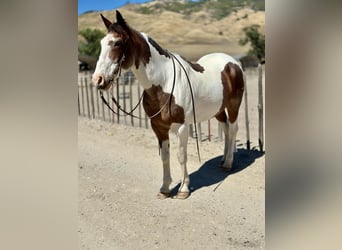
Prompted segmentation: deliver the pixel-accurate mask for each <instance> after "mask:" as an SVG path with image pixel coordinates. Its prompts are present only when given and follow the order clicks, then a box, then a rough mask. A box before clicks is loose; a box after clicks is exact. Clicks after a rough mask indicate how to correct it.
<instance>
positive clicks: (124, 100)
mask: <svg viewBox="0 0 342 250" xmlns="http://www.w3.org/2000/svg"><path fill="white" fill-rule="evenodd" d="M121 79H122V78H121ZM122 92H123V93H122V97H123V110H126V83H125V81H123V83H122ZM118 101H119V98H118ZM124 119H125V125H126V124H127V115H125V116H124Z"/></svg>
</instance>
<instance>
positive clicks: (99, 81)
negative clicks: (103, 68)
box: [97, 76, 103, 85]
mask: <svg viewBox="0 0 342 250" xmlns="http://www.w3.org/2000/svg"><path fill="white" fill-rule="evenodd" d="M102 80H103V78H102V76H99V78H98V79H97V85H100V84H101V83H102Z"/></svg>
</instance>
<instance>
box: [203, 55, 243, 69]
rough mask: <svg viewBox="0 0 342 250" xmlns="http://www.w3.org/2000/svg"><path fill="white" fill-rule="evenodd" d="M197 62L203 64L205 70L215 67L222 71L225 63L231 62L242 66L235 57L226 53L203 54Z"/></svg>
mask: <svg viewBox="0 0 342 250" xmlns="http://www.w3.org/2000/svg"><path fill="white" fill-rule="evenodd" d="M197 62H198V63H199V64H200V65H201V66H203V67H204V69H205V70H209V71H210V70H213V69H216V70H219V71H222V70H223V69H224V67H225V65H226V64H227V63H229V62H231V63H234V64H237V65H239V66H240V64H239V63H238V61H237V60H235V59H234V57H232V56H230V55H228V54H225V53H211V54H207V55H205V56H202V57H201V58H200V59H199V60H198V61H197Z"/></svg>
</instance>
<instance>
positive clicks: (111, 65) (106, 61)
mask: <svg viewBox="0 0 342 250" xmlns="http://www.w3.org/2000/svg"><path fill="white" fill-rule="evenodd" d="M119 39H120V38H118V37H114V35H113V34H107V35H106V36H105V37H104V38H102V39H101V53H100V56H99V59H98V60H97V63H96V68H95V71H94V76H95V75H103V76H104V77H105V80H107V79H109V78H111V77H113V74H114V72H115V70H116V69H117V67H118V66H119V64H118V62H117V61H112V60H111V59H110V58H109V52H110V50H111V46H110V45H109V43H110V42H113V43H115V42H116V41H118V40H119Z"/></svg>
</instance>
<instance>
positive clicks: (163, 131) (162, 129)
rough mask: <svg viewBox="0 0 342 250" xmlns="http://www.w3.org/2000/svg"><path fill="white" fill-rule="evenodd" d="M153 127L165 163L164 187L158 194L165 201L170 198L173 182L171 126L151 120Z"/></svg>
mask: <svg viewBox="0 0 342 250" xmlns="http://www.w3.org/2000/svg"><path fill="white" fill-rule="evenodd" d="M151 127H152V129H153V131H154V133H155V134H156V136H157V138H158V141H159V147H160V156H161V160H162V163H163V185H162V186H161V188H160V192H159V193H158V195H157V196H158V198H160V199H165V198H167V197H170V193H171V191H170V184H171V182H172V179H171V173H170V145H169V129H170V126H168V125H165V124H163V123H161V122H160V120H158V119H152V120H151Z"/></svg>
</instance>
